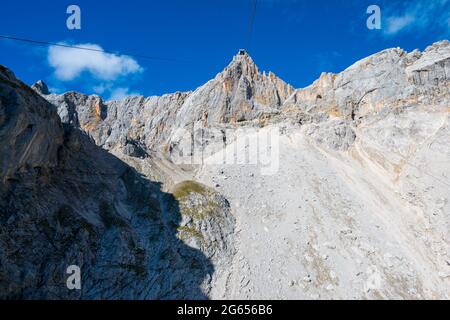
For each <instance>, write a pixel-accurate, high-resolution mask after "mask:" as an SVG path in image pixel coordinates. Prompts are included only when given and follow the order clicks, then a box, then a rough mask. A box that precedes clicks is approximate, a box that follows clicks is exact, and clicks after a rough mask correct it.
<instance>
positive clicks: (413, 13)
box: [382, 0, 450, 37]
mask: <svg viewBox="0 0 450 320" xmlns="http://www.w3.org/2000/svg"><path fill="white" fill-rule="evenodd" d="M382 15H383V17H385V20H384V21H385V26H384V33H385V34H387V35H389V36H392V35H396V34H398V33H400V32H406V31H414V32H419V33H423V32H434V33H436V34H441V35H442V36H443V37H445V36H448V35H449V34H450V30H449V24H448V21H449V20H450V0H417V1H406V2H402V1H400V2H387V4H386V6H383V7H382Z"/></svg>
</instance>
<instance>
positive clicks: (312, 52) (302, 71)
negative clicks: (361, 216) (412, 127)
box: [0, 0, 450, 99]
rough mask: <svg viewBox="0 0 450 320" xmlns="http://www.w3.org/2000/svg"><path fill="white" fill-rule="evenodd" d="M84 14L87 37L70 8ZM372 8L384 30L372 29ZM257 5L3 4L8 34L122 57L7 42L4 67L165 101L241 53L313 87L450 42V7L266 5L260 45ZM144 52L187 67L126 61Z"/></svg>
mask: <svg viewBox="0 0 450 320" xmlns="http://www.w3.org/2000/svg"><path fill="white" fill-rule="evenodd" d="M71 4H75V5H78V6H79V7H80V8H81V30H68V29H67V27H66V19H67V17H68V16H69V15H68V14H67V13H66V9H67V7H68V6H69V5H71ZM369 5H378V6H379V7H380V8H381V17H382V28H381V30H369V29H368V28H367V27H366V20H367V18H368V17H369V15H368V14H367V13H366V10H367V7H368V6H369ZM251 7H252V1H251V0H159V1H156V0H154V1H144V0H142V1H138V0H127V1H111V0H110V1H102V0H98V1H84V0H73V1H72V2H66V1H46V5H43V4H42V2H38V1H20V0H16V1H4V2H3V3H2V5H1V11H2V18H1V19H0V34H1V35H9V36H16V37H22V38H29V39H36V40H42V41H49V42H58V43H59V42H62V43H69V44H75V45H82V46H89V47H91V48H103V49H104V50H107V51H110V52H114V53H115V54H114V55H104V54H102V53H93V52H81V51H78V50H73V49H63V48H55V47H52V48H49V47H45V46H34V45H29V44H25V43H18V42H15V41H11V40H1V39H0V64H3V65H5V66H7V67H9V68H11V69H12V70H13V71H14V72H15V73H16V75H17V76H18V77H19V78H21V79H22V80H23V81H25V82H26V83H28V84H32V83H33V82H35V81H36V80H38V79H43V80H44V81H45V82H46V83H47V84H48V85H49V87H51V89H52V90H55V91H59V92H62V91H68V90H76V91H81V92H85V93H97V94H99V95H101V96H103V97H104V98H106V99H108V98H111V97H121V96H123V95H127V94H134V93H136V94H142V95H145V96H149V95H155V94H157V95H160V94H163V93H169V92H174V91H186V90H193V89H195V88H196V87H198V86H199V85H201V84H203V83H205V82H206V81H208V80H209V79H211V78H213V77H214V76H215V75H216V74H217V73H218V72H220V71H221V70H222V69H223V68H224V67H225V66H226V65H227V64H228V63H229V62H230V60H231V59H232V57H233V55H234V54H236V52H237V51H238V49H239V48H246V49H247V50H248V51H249V52H250V55H251V56H252V57H253V59H254V60H255V62H256V64H257V65H258V66H259V68H260V69H261V70H266V71H273V72H274V73H275V74H277V75H278V76H279V77H281V78H282V79H284V80H285V81H287V82H289V83H291V84H292V85H293V86H294V87H304V86H307V85H309V84H310V83H311V82H313V81H314V80H315V79H317V78H318V76H319V75H320V73H321V72H322V71H326V72H339V71H342V70H343V69H345V68H346V67H348V66H350V65H351V64H352V63H354V62H355V61H357V60H359V59H361V58H363V57H365V56H368V55H370V54H372V53H375V52H378V51H380V50H383V49H385V48H389V47H402V48H404V49H406V50H408V51H410V50H413V49H415V48H418V49H421V50H423V49H424V48H425V47H426V46H427V45H429V44H431V43H433V42H435V41H438V40H443V39H449V38H450V0H416V1H414V0H409V1H401V0H390V1H387V0H381V1H376V0H368V1H366V0H314V1H303V0H259V1H258V5H257V12H256V17H255V21H254V29H253V33H252V37H251V42H250V43H249V42H248V24H249V17H250V13H251ZM130 53H137V54H141V55H146V56H156V57H162V58H168V59H176V60H182V61H161V60H147V59H142V58H138V57H132V56H131V57H130V56H124V55H126V54H130Z"/></svg>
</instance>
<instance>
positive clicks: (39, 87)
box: [31, 80, 50, 95]
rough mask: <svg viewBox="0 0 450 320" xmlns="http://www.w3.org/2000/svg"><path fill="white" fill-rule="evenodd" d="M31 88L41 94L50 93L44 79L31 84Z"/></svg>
mask: <svg viewBox="0 0 450 320" xmlns="http://www.w3.org/2000/svg"><path fill="white" fill-rule="evenodd" d="M31 89H33V90H34V91H36V92H37V93H39V94H41V95H47V94H50V91H49V90H48V87H47V84H46V83H45V82H44V81H42V80H39V81H37V82H36V83H35V84H33V85H32V86H31Z"/></svg>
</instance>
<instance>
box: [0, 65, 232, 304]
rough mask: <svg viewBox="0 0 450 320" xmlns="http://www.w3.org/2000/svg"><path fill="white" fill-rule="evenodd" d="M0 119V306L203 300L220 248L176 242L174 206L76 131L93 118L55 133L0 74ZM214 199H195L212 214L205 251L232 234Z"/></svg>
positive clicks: (45, 112) (30, 94) (6, 74)
mask: <svg viewBox="0 0 450 320" xmlns="http://www.w3.org/2000/svg"><path fill="white" fill-rule="evenodd" d="M0 115H1V122H0V141H1V143H0V148H1V152H0V164H1V167H0V225H1V228H0V265H1V271H0V288H1V290H0V298H2V299H5V298H7V299H204V298H206V297H207V293H208V292H209V291H210V290H211V286H212V285H213V284H214V281H215V280H214V279H215V278H214V277H215V274H214V267H213V265H212V262H211V259H213V258H214V255H217V254H218V252H219V251H220V249H217V250H216V249H214V250H212V249H211V250H212V251H208V250H207V249H209V248H210V245H209V243H207V242H204V246H203V247H202V250H203V251H204V252H202V251H201V250H199V249H198V248H197V249H196V248H192V247H189V246H188V245H187V244H186V243H185V242H183V241H182V240H180V239H185V241H189V237H188V236H182V234H181V235H178V233H179V231H178V229H179V228H181V227H182V225H180V223H181V221H182V214H181V209H180V207H179V201H178V200H177V199H176V198H174V196H173V195H171V194H169V193H165V192H163V191H162V190H161V186H160V183H157V182H153V181H150V180H149V179H148V178H146V177H144V176H142V175H141V174H140V173H138V172H136V170H135V169H134V168H131V167H130V166H129V165H127V164H126V163H124V162H122V161H121V160H119V159H118V158H116V157H115V156H113V155H112V154H110V153H108V152H106V151H105V150H104V149H101V148H100V147H98V146H97V145H96V144H95V143H94V142H93V140H92V138H91V137H89V136H88V135H87V133H86V132H88V130H86V131H81V130H80V129H79V128H81V127H83V128H84V129H86V128H87V127H85V126H84V125H85V124H86V125H87V123H88V121H90V120H92V121H96V120H95V119H96V118H95V117H96V115H94V116H93V118H89V120H87V118H84V117H83V116H81V114H80V117H79V118H73V123H71V124H68V123H66V124H62V123H61V121H60V118H59V117H58V115H57V112H56V109H55V108H54V106H52V105H51V104H49V103H48V102H47V101H46V100H44V99H43V98H42V97H40V96H39V95H37V94H36V93H35V92H34V91H33V90H32V89H30V88H29V87H27V86H26V85H24V84H23V83H22V82H20V81H18V80H17V79H16V78H15V77H14V75H13V74H12V73H11V72H10V71H8V70H6V69H3V68H2V69H1V70H0ZM189 195H190V192H189V191H186V196H189ZM217 197H218V196H217V195H212V194H211V195H209V194H203V195H202V201H206V202H208V203H211V204H213V205H214V206H213V207H210V211H209V214H210V217H209V218H208V220H207V221H208V224H209V225H214V226H215V229H214V230H216V231H217V234H215V236H214V237H215V238H214V241H215V243H214V244H211V248H215V246H216V245H217V243H220V241H221V240H222V239H221V235H222V234H223V235H224V236H225V235H227V236H228V237H229V234H230V232H231V231H230V230H232V228H233V222H232V221H229V220H226V219H229V207H228V205H227V203H226V202H225V201H224V200H220V198H218V199H219V200H220V201H219V200H217V201H216V198H217ZM168 216H170V221H169V220H167V217H168ZM223 219H225V221H229V222H228V224H221V223H216V222H215V221H216V220H217V221H222V220H223ZM169 222H170V223H169ZM183 226H185V224H183ZM222 226H223V227H224V229H223V233H222V231H221V230H222ZM207 232H212V231H209V230H208V231H207ZM205 239H207V240H208V241H210V240H209V239H208V238H205ZM227 243H228V247H229V248H232V246H233V243H232V242H230V241H228V242H227ZM218 250H219V251H218ZM230 250H231V249H230ZM71 265H77V266H79V267H80V269H81V276H82V287H81V290H69V289H68V288H67V286H66V279H67V277H68V275H67V274H66V270H67V268H68V267H69V266H71Z"/></svg>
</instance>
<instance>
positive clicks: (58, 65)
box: [48, 43, 142, 81]
mask: <svg viewBox="0 0 450 320" xmlns="http://www.w3.org/2000/svg"><path fill="white" fill-rule="evenodd" d="M62 44H64V43H62ZM74 46H77V47H83V48H89V49H94V50H102V47H100V46H99V45H96V44H90V43H86V44H76V45H74ZM48 62H49V64H50V66H51V67H53V68H54V72H55V76H56V78H58V79H59V80H62V81H69V80H73V79H75V78H77V77H79V76H80V75H81V74H82V73H83V72H88V73H90V75H92V77H94V78H96V79H100V80H107V81H113V80H116V79H117V78H119V77H121V76H126V75H130V74H133V73H139V72H141V71H142V68H141V67H140V66H139V64H138V63H137V62H136V60H134V59H133V58H131V57H128V56H124V55H116V54H111V53H105V52H98V51H87V50H78V49H71V48H65V47H58V46H51V47H50V48H49V50H48Z"/></svg>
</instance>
